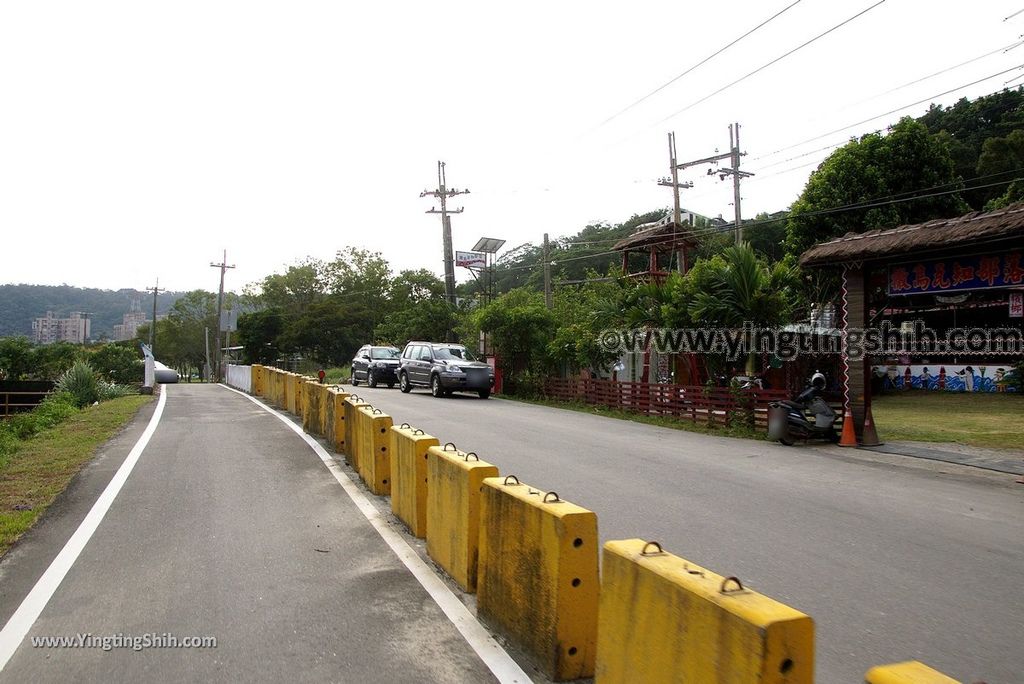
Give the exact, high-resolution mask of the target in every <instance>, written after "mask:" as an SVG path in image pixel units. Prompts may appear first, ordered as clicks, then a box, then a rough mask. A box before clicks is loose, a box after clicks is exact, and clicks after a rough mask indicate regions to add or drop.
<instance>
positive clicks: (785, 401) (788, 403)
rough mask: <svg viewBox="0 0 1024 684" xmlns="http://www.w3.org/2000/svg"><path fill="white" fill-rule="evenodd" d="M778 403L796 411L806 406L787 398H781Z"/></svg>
mask: <svg viewBox="0 0 1024 684" xmlns="http://www.w3.org/2000/svg"><path fill="white" fill-rule="evenodd" d="M779 403H780V404H782V405H783V406H786V407H788V408H791V409H796V410H797V411H803V410H804V408H806V407H805V406H804V405H803V404H798V403H796V402H795V401H790V400H789V399H783V400H782V401H780V402H779Z"/></svg>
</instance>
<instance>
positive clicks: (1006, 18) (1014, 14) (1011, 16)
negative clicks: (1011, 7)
mask: <svg viewBox="0 0 1024 684" xmlns="http://www.w3.org/2000/svg"><path fill="white" fill-rule="evenodd" d="M1021 12H1024V9H1022V10H1017V11H1016V12H1014V13H1013V14H1011V15H1010V16H1008V17H1004V18H1003V21H1008V20H1010V19H1013V18H1014V17H1015V16H1017V15H1018V14H1020V13H1021Z"/></svg>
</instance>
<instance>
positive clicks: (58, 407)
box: [0, 393, 78, 452]
mask: <svg viewBox="0 0 1024 684" xmlns="http://www.w3.org/2000/svg"><path fill="white" fill-rule="evenodd" d="M77 411H78V409H77V408H76V407H75V397H74V396H72V395H71V394H67V393H57V394H51V395H50V396H48V397H46V399H44V400H43V402H42V403H40V404H39V405H38V407H36V408H35V409H33V410H32V411H30V412H28V413H25V414H17V415H15V416H11V417H10V418H8V419H7V421H6V422H5V423H3V428H4V430H3V431H4V432H5V433H6V434H7V435H9V436H12V437H15V438H16V439H28V438H29V437H31V436H33V435H34V434H36V433H38V432H42V431H43V430H46V429H48V428H51V427H53V426H54V425H58V424H60V423H63V422H65V421H66V420H68V418H70V417H71V416H72V415H74V414H75V413H76V412H77ZM0 441H2V438H0ZM2 451H3V446H2V445H0V452H2Z"/></svg>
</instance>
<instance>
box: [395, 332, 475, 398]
mask: <svg viewBox="0 0 1024 684" xmlns="http://www.w3.org/2000/svg"><path fill="white" fill-rule="evenodd" d="M398 386H399V388H401V390H402V391H403V392H409V391H410V390H412V388H413V387H429V388H430V393H431V394H433V395H434V396H435V397H444V396H447V395H449V394H451V393H452V392H476V393H477V394H479V395H480V398H481V399H486V398H487V397H489V396H491V388H492V387H494V371H493V370H492V369H491V367H490V366H488V365H487V364H486V363H483V362H481V361H477V360H476V359H475V358H474V357H473V354H472V353H470V351H469V350H468V349H466V348H465V347H463V346H462V345H461V344H442V343H439V342H410V343H409V344H407V345H405V350H404V351H403V352H402V360H401V363H400V365H399V367H398Z"/></svg>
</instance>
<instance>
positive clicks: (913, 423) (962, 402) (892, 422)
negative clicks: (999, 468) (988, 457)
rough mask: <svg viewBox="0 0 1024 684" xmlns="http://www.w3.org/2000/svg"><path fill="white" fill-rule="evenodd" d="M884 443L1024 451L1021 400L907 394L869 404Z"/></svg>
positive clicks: (998, 396) (979, 395)
mask: <svg viewBox="0 0 1024 684" xmlns="http://www.w3.org/2000/svg"><path fill="white" fill-rule="evenodd" d="M871 413H872V415H873V416H874V419H875V425H876V426H877V428H878V436H879V437H880V438H881V439H882V440H883V441H901V440H905V441H912V442H955V443H957V444H966V445H970V446H979V447H988V448H994V449H1024V396H1019V395H1016V394H998V393H991V394H990V393H987V392H986V393H969V394H968V393H963V394H961V393H952V392H922V391H907V392H900V393H893V394H886V395H882V396H877V397H874V398H873V399H872V403H871Z"/></svg>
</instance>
